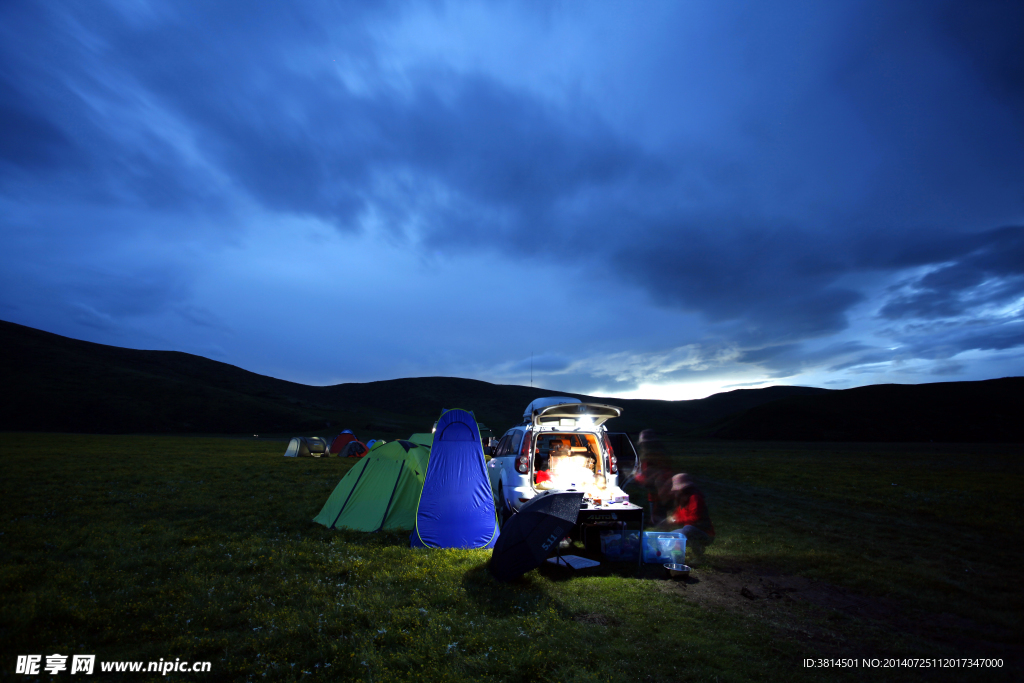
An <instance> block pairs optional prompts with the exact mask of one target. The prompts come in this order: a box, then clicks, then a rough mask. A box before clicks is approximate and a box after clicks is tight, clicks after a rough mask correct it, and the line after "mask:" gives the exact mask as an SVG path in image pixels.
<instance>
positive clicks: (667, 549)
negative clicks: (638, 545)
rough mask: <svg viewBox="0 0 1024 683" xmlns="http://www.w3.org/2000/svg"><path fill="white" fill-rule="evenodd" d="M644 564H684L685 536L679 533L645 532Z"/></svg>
mask: <svg viewBox="0 0 1024 683" xmlns="http://www.w3.org/2000/svg"><path fill="white" fill-rule="evenodd" d="M643 553H644V562H646V563H647V564H665V563H667V562H672V563H674V564H686V536H684V535H683V532H681V531H645V532H644V538H643Z"/></svg>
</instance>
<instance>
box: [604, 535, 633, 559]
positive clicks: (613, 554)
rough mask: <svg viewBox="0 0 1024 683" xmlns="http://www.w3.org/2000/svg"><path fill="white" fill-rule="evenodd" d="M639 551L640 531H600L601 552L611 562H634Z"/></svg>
mask: <svg viewBox="0 0 1024 683" xmlns="http://www.w3.org/2000/svg"><path fill="white" fill-rule="evenodd" d="M639 553H640V532H639V531H627V530H625V529H622V530H615V531H602V532H601V554H602V555H604V557H605V559H606V560H609V561H611V562H627V561H633V562H635V561H636V559H637V556H638V555H639Z"/></svg>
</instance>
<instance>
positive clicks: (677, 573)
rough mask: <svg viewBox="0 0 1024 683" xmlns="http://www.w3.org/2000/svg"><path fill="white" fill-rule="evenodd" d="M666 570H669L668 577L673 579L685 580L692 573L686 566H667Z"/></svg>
mask: <svg viewBox="0 0 1024 683" xmlns="http://www.w3.org/2000/svg"><path fill="white" fill-rule="evenodd" d="M665 569H666V570H668V575H669V576H671V577H672V578H673V579H685V578H687V577H688V576H689V575H690V572H691V571H692V570H691V569H690V567H689V566H687V565H685V564H666V565H665Z"/></svg>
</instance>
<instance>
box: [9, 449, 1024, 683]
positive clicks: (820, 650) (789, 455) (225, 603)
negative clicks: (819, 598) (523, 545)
mask: <svg viewBox="0 0 1024 683" xmlns="http://www.w3.org/2000/svg"><path fill="white" fill-rule="evenodd" d="M284 446H285V444H284V443H277V442H266V441H255V440H242V439H212V438H183V437H138V436H135V437H127V436H79V435H73V436H66V435H60V436H57V435H47V434H0V496H2V500H3V502H4V505H3V509H2V511H0V534H2V535H0V676H4V677H6V678H9V679H12V680H30V679H28V678H27V677H25V676H17V675H15V674H14V665H15V659H16V656H17V655H19V654H43V655H47V654H52V653H54V652H58V653H62V654H95V655H97V659H98V660H100V661H109V660H138V661H156V660H159V659H161V658H164V659H172V660H173V659H174V658H181V659H183V660H189V661H210V662H212V673H210V674H205V675H204V674H171V677H172V678H175V677H176V678H177V679H178V680H193V679H195V680H200V679H201V680H237V681H300V680H301V681H316V680H323V681H328V680H363V681H419V680H424V681H452V680H455V681H460V680H464V681H471V680H497V681H521V680H533V681H636V680H641V681H683V680H686V681H715V680H721V681H742V680H769V681H771V680H779V681H793V680H796V681H800V680H836V679H838V680H862V679H864V678H867V679H869V680H903V679H907V680H918V679H927V680H934V679H935V678H936V676H935V675H934V671H933V672H929V675H922V674H921V673H920V672H912V671H890V672H888V674H885V675H883V674H882V673H880V672H877V671H876V672H866V671H865V670H863V669H859V670H837V669H831V670H829V672H828V675H827V676H821V675H820V672H817V671H812V670H807V669H804V668H802V666H801V661H802V659H803V658H805V657H814V656H816V655H822V654H830V655H831V656H836V655H835V654H834V652H835V648H834V644H822V643H818V642H816V641H814V640H813V639H809V638H805V637H801V636H800V635H799V634H800V629H801V628H803V627H804V626H807V627H815V628H817V626H816V625H820V624H826V625H827V627H828V628H829V629H831V632H833V633H836V634H838V636H839V637H840V638H841V639H846V641H847V642H848V643H849V648H848V649H849V653H850V655H849V656H853V654H852V653H853V652H854V651H857V652H869V653H870V656H876V657H884V656H888V655H894V654H904V655H908V656H911V655H912V656H927V657H940V656H951V655H953V654H954V651H953V650H954V649H955V648H954V646H953V645H943V646H942V647H944V648H945V649H943V650H941V651H936V649H935V648H934V647H933V645H934V644H931V643H928V642H923V641H921V640H920V639H919V638H917V639H915V638H914V637H910V636H907V637H897V638H891V637H890V638H886V637H885V634H884V633H880V632H879V628H880V627H879V625H878V624H876V623H870V622H869V621H865V620H858V619H855V618H844V619H839V620H838V621H837V620H836V619H834V618H833V617H834V616H835V615H832V614H831V613H829V612H828V611H822V610H814V609H808V610H806V611H805V612H799V611H798V612H797V613H796V615H797V618H798V619H799V620H800V623H798V624H795V625H794V623H792V621H790V622H787V623H775V622H773V621H772V620H771V619H766V618H762V617H761V616H758V615H756V614H752V613H744V612H743V611H740V610H730V609H708V608H706V607H703V606H701V605H699V604H697V603H695V602H694V601H692V600H689V599H687V598H686V596H685V594H684V591H679V590H676V591H673V590H665V588H666V584H667V582H665V581H664V580H662V579H660V578H658V579H655V578H646V577H647V576H649V573H648V574H642V575H636V576H635V575H634V574H633V573H632V572H631V570H630V569H629V568H628V567H625V568H623V567H618V568H616V569H615V571H607V570H605V571H601V572H599V573H597V574H592V575H587V574H581V575H568V574H564V573H559V572H557V571H543V572H541V571H535V572H531V573H529V574H527V575H526V576H525V577H524V578H523V579H522V580H521V581H518V582H516V583H513V584H500V583H498V582H496V581H494V580H493V578H492V577H491V576H490V574H489V573H488V572H487V570H486V562H487V560H488V558H489V555H490V552H489V551H480V550H413V549H410V548H409V547H408V537H407V535H406V534H387V533H383V534H360V533H355V532H337V531H328V530H326V529H324V528H323V527H321V526H319V525H316V524H313V523H312V522H311V521H310V520H311V519H312V517H313V516H315V515H316V513H317V512H319V510H320V507H321V506H322V504H323V502H324V501H325V500H326V499H327V496H328V495H329V493H330V492H331V490H332V489H333V488H334V486H335V485H336V484H337V482H338V480H339V479H340V478H341V476H343V474H344V472H345V471H347V468H348V467H350V466H351V464H352V463H351V462H346V461H342V460H338V459H326V460H310V459H286V458H283V457H281V454H282V453H283V452H284ZM670 448H672V449H673V452H674V453H675V454H676V458H677V462H678V466H679V468H680V469H683V470H687V471H690V472H693V473H694V474H696V475H697V477H698V481H699V482H700V483H701V484H702V486H703V488H704V489H705V491H706V493H707V495H708V499H709V504H710V506H711V512H712V515H713V517H714V521H715V525H716V527H717V530H718V540H717V542H716V544H715V545H714V546H712V547H711V549H710V550H709V551H708V554H707V556H706V557H705V560H704V562H703V563H702V564H701V565H700V567H699V569H698V577H699V576H700V575H701V574H702V573H703V574H705V575H707V576H710V575H713V574H714V573H715V572H723V571H728V568H729V567H730V566H733V565H736V564H737V563H739V564H746V565H751V566H753V565H758V566H770V567H773V568H775V569H777V570H779V571H786V572H791V573H793V574H800V575H804V576H809V577H813V578H818V579H822V580H827V581H830V582H834V583H835V584H836V585H840V586H844V587H846V588H848V589H851V590H852V589H855V590H857V591H861V592H863V593H864V594H865V595H869V596H883V597H885V598H886V599H890V600H896V601H899V603H900V604H904V605H906V606H907V607H908V608H909V609H914V610H926V611H929V612H936V613H937V612H940V611H951V612H952V613H954V614H955V615H958V617H960V618H963V619H970V620H973V621H974V622H977V623H978V624H981V625H984V626H986V627H991V628H993V629H999V634H1001V635H999V637H1001V638H1003V639H1004V641H1005V642H1007V643H1009V644H1010V645H1014V644H1019V642H1020V640H1019V636H1020V619H1019V616H1018V615H1019V614H1020V613H1021V612H1022V610H1021V607H1022V604H1021V598H1020V591H1019V590H1018V589H1017V587H1016V585H1015V584H1014V580H1013V579H1014V577H1015V575H1016V571H1015V570H1016V568H1017V567H1019V566H1020V561H1021V559H1022V557H1021V548H1022V543H1021V540H1022V530H1021V523H1020V520H1019V518H1018V515H1019V511H1020V510H1021V509H1022V506H1021V503H1022V502H1024V500H1022V493H1021V492H1022V491H1024V468H1022V464H1021V460H1020V458H1019V453H1015V452H1013V449H998V448H994V447H987V449H986V450H977V449H974V450H972V449H971V448H969V447H960V448H958V449H942V450H940V451H937V452H936V451H928V450H918V449H915V448H913V447H900V448H899V449H898V450H891V451H889V450H879V448H878V447H870V446H857V447H835V448H832V447H817V448H812V447H807V446H804V447H800V448H788V447H779V446H772V447H760V446H758V445H756V444H755V445H751V444H738V445H737V444H731V445H721V444H718V445H716V444H692V443H683V442H680V443H676V444H670ZM897 475H898V476H897ZM892 483H897V484H898V486H896V487H893V486H892ZM886 487H888V488H886ZM949 563H952V564H953V565H955V566H954V571H953V572H950V571H948V570H947V567H946V565H947V564H949ZM960 568H964V569H966V570H967V571H965V572H964V574H965V577H964V578H960V577H958V576H957V574H956V571H955V570H958V569H960ZM787 618H788V619H790V620H792V618H794V617H792V615H791V616H790V617H787ZM1007 634H1009V635H1007ZM935 647H937V646H935ZM865 648H866V649H865ZM922 648H924V649H928V648H932V649H928V651H923V650H922ZM956 654H962V653H960V652H957V653H956ZM840 656H842V655H840ZM1016 673H1019V672H1011V671H1009V670H1007V669H1003V670H1002V671H995V672H993V671H991V670H989V671H985V672H969V671H964V670H961V671H957V672H953V673H949V674H948V675H946V676H945V677H943V676H939V678H940V679H947V680H963V679H964V678H971V677H974V678H976V679H977V680H992V679H993V678H996V679H998V678H1000V677H1007V676H1008V675H1009V676H1011V677H1012V675H1015V674H1016ZM63 675H65V676H66V675H68V674H67V672H65V673H64V674H63ZM151 676H152V678H153V680H156V679H159V678H161V677H160V676H158V675H157V676H153V675H151ZM42 678H44V679H45V678H47V677H46V676H44V677H42ZM93 678H94V679H96V680H103V676H102V675H101V674H100V673H99V672H97V674H95V675H94V676H93ZM129 678H130V679H131V680H142V679H145V676H143V677H141V678H140V677H138V676H136V677H130V676H126V675H125V674H109V678H108V680H122V681H123V680H128V679H129Z"/></svg>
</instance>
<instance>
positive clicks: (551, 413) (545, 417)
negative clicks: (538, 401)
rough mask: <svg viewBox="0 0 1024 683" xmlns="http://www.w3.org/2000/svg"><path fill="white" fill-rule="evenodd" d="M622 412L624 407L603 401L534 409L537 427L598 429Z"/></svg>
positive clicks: (532, 416) (533, 416)
mask: <svg viewBox="0 0 1024 683" xmlns="http://www.w3.org/2000/svg"><path fill="white" fill-rule="evenodd" d="M621 414H622V408H619V407H617V406H609V405H604V404H602V403H558V404H555V405H549V406H542V407H538V408H536V409H534V410H533V411H532V414H531V421H532V423H533V426H534V427H535V428H558V429H586V430H591V429H596V428H597V427H600V426H601V425H602V424H604V423H605V422H607V421H608V420H610V419H612V418H613V417H618V416H619V415H621Z"/></svg>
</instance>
